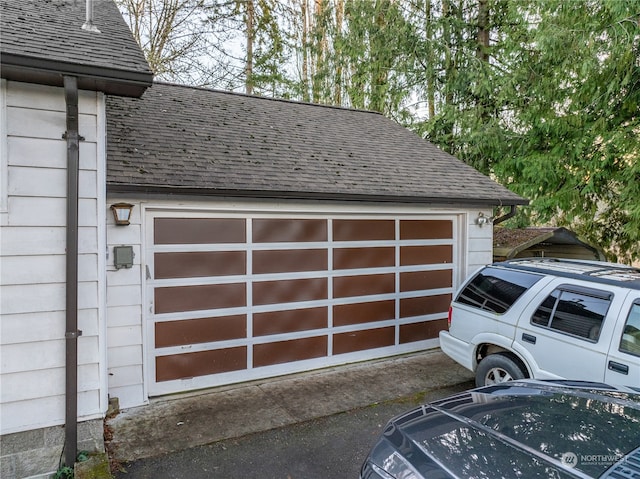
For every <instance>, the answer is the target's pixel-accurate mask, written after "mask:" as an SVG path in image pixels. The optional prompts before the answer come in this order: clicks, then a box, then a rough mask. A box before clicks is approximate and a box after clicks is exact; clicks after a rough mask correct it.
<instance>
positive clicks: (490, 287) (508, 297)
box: [456, 267, 542, 314]
mask: <svg viewBox="0 0 640 479" xmlns="http://www.w3.org/2000/svg"><path fill="white" fill-rule="evenodd" d="M541 278H542V276H540V275H538V274H532V273H525V272H523V271H513V270H505V269H502V268H493V267H487V268H484V269H483V270H482V271H480V272H479V273H478V274H477V275H476V276H475V277H474V278H473V279H472V280H471V281H470V282H469V283H468V284H467V286H466V287H465V288H464V289H463V290H462V291H461V292H460V294H459V295H458V297H457V298H456V301H457V302H459V303H463V304H468V305H470V306H475V307H476V308H480V309H484V310H487V311H492V312H494V313H498V314H502V313H504V312H506V311H507V310H508V309H509V308H510V307H511V305H512V304H513V303H515V302H516V300H517V299H518V298H519V297H520V296H522V293H524V292H525V291H526V290H527V289H529V288H530V287H531V286H532V285H534V284H535V283H537V282H538V281H539V280H540V279H541Z"/></svg>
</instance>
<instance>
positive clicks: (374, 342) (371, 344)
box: [333, 327, 396, 354]
mask: <svg viewBox="0 0 640 479" xmlns="http://www.w3.org/2000/svg"><path fill="white" fill-rule="evenodd" d="M395 334H396V333H395V328H394V327H387V328H377V329H365V330H362V331H352V332H348V333H339V334H335V335H334V336H333V352H334V354H346V353H353V352H355V351H362V350H365V349H376V348H384V347H387V346H393V345H394V344H395Z"/></svg>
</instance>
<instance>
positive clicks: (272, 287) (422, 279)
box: [147, 212, 455, 395]
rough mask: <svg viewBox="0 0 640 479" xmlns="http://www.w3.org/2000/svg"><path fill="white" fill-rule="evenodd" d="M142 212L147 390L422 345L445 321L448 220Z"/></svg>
mask: <svg viewBox="0 0 640 479" xmlns="http://www.w3.org/2000/svg"><path fill="white" fill-rule="evenodd" d="M148 219H149V225H150V230H149V231H150V232H151V235H150V236H152V239H151V244H150V246H149V247H148V248H147V252H148V253H147V265H148V267H149V274H148V277H147V294H148V296H149V298H150V301H151V302H152V305H151V308H150V311H151V313H150V314H149V316H148V318H147V320H148V324H149V329H148V338H149V345H150V347H148V351H149V364H148V368H149V369H148V370H149V371H150V374H151V376H152V377H151V378H150V379H151V383H150V385H149V392H150V394H151V395H157V394H165V393H170V392H176V391H182V390H188V389H194V388H201V387H208V386H214V385H220V384H226V383H232V382H238V381H244V380H250V379H257V378H262V377H269V376H274V375H278V374H284V373H288V372H294V371H301V370H306V369H314V368H320V367H325V366H328V365H335V364H339V363H344V362H349V361H356V360H363V359H370V358H378V357H384V356H389V355H392V354H397V353H400V352H406V351H412V350H419V349H424V348H425V347H429V346H434V345H435V342H434V341H433V338H436V337H437V334H438V331H440V330H441V329H443V328H444V327H445V325H446V315H447V310H448V307H449V303H450V300H451V293H452V286H453V274H454V257H455V254H454V246H453V245H454V239H455V235H454V229H455V228H454V225H455V222H454V220H453V218H419V219H416V218H412V219H408V218H407V219H404V218H339V217H338V218H317V217H314V218H299V217H279V218H274V217H266V216H265V217H260V216H254V217H223V216H216V215H211V216H205V215H202V216H200V217H193V216H190V217H179V216H178V215H176V214H175V213H173V214H169V213H160V212H156V213H149V218H148ZM429 340H432V341H429Z"/></svg>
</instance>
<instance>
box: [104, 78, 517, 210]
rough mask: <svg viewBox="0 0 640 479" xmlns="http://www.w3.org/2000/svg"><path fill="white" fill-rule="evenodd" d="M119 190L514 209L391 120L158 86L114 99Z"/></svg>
mask: <svg viewBox="0 0 640 479" xmlns="http://www.w3.org/2000/svg"><path fill="white" fill-rule="evenodd" d="M107 188H108V191H110V192H145V193H151V192H156V193H158V192H159V193H167V192H171V193H175V194H198V195H232V196H258V197H295V198H327V199H338V200H339V199H351V200H375V201H403V202H420V203H427V202H437V203H454V202H455V203H459V204H460V203H461V204H474V205H479V204H481V205H499V204H502V205H515V204H526V203H527V201H526V200H524V199H523V198H521V197H519V196H518V195H516V194H514V193H512V192H510V191H509V190H507V189H506V188H504V187H503V186H501V185H499V184H498V183H496V182H494V181H493V180H491V179H489V178H488V177H486V176H484V175H482V174H481V173H479V172H478V171H476V170H475V169H473V168H471V167H470V166H468V165H466V164H465V163H463V162H462V161H459V160H458V159H456V158H454V157H453V156H451V155H449V154H447V153H445V152H443V151H442V150H440V149H438V148H437V147H435V146H434V145H432V144H431V143H429V142H427V141H425V140H423V139H421V138H420V137H419V136H417V135H416V134H414V133H412V132H411V131H409V130H407V129H406V128H403V127H402V126H400V125H398V124H397V123H395V122H393V121H392V120H389V119H387V118H385V117H384V116H382V115H380V114H378V113H373V112H369V111H361V110H349V109H344V108H336V107H327V106H319V105H312V104H307V103H296V102H291V101H284V100H274V99H268V98H262V97H254V96H247V95H241V94H235V93H229V92H220V91H212V90H205V89H198V88H190V87H183V86H177V85H168V84H163V83H154V85H153V86H152V87H151V88H150V89H148V90H147V91H146V93H145V94H144V95H143V97H142V98H141V99H129V98H108V99H107Z"/></svg>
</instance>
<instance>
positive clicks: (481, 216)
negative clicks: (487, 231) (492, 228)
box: [476, 211, 491, 227]
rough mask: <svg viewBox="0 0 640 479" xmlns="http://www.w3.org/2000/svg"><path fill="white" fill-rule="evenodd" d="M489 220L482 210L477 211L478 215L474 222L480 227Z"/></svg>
mask: <svg viewBox="0 0 640 479" xmlns="http://www.w3.org/2000/svg"><path fill="white" fill-rule="evenodd" d="M490 221H491V218H487V217H486V216H485V215H484V213H483V212H482V211H481V212H480V213H478V217H477V218H476V224H477V225H478V226H480V227H482V225H486V224H487V223H489V222H490Z"/></svg>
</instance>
